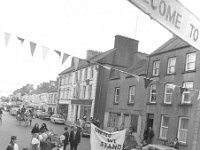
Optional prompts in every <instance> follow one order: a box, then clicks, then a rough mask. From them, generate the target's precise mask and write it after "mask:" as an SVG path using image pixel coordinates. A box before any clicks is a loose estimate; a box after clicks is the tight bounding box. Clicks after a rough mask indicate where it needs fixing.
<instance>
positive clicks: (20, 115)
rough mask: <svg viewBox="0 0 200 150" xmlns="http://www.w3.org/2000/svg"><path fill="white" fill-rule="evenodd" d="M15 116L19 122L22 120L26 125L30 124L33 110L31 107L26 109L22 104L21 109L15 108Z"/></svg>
mask: <svg viewBox="0 0 200 150" xmlns="http://www.w3.org/2000/svg"><path fill="white" fill-rule="evenodd" d="M16 118H17V120H18V121H19V122H21V121H24V122H25V124H26V125H28V124H29V125H30V126H31V124H32V119H33V110H32V109H26V108H25V106H23V107H22V108H21V109H18V110H17V114H16Z"/></svg>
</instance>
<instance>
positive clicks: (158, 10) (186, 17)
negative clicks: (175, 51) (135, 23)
mask: <svg viewBox="0 0 200 150" xmlns="http://www.w3.org/2000/svg"><path fill="white" fill-rule="evenodd" d="M128 1H129V2H131V3H132V4H134V5H135V6H136V7H138V8H139V9H140V10H142V11H143V12H144V13H146V14H147V15H149V16H150V17H151V18H153V19H155V20H156V21H157V22H158V23H160V24H161V25H162V26H164V27H165V28H167V29H168V30H169V31H170V32H172V33H173V34H175V35H177V36H178V37H180V38H181V39H183V40H184V41H185V42H187V43H188V44H190V45H191V46H193V47H194V48H197V49H198V50H200V35H199V34H200V20H199V19H198V18H197V17H196V16H195V15H194V14H192V13H191V12H190V11H189V10H188V9H186V8H185V7H184V6H183V5H182V4H181V3H180V2H179V1H178V0H128Z"/></svg>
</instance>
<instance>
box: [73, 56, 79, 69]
mask: <svg viewBox="0 0 200 150" xmlns="http://www.w3.org/2000/svg"><path fill="white" fill-rule="evenodd" d="M73 61H74V68H75V70H77V68H78V64H79V61H80V59H79V58H77V57H74V58H73Z"/></svg>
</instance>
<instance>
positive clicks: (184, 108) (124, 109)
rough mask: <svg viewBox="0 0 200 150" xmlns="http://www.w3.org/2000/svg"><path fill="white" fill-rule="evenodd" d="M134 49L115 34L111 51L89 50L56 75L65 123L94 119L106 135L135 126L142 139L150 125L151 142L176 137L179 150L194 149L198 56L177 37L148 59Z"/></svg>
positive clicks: (199, 115) (199, 117)
mask: <svg viewBox="0 0 200 150" xmlns="http://www.w3.org/2000/svg"><path fill="white" fill-rule="evenodd" d="M138 44H139V42H138V41H137V40H134V39H131V38H127V37H123V36H120V35H117V36H115V42H114V48H112V49H111V50H108V51H106V52H97V51H93V50H88V51H87V58H86V60H81V61H80V62H79V65H78V67H77V68H76V69H75V64H74V63H73V59H72V63H71V66H70V67H69V68H67V69H66V70H64V71H63V72H61V73H60V74H59V80H58V81H59V84H58V104H59V109H58V110H59V111H60V112H62V113H65V114H66V119H67V121H69V122H76V120H77V119H82V118H83V117H86V119H87V120H88V121H89V120H90V118H91V117H92V118H96V119H98V120H100V123H101V128H103V129H105V130H109V131H111V130H113V128H114V127H118V128H120V127H121V126H122V125H123V126H125V127H127V128H129V127H133V128H134V130H135V132H136V133H137V134H138V136H139V137H140V138H141V139H142V138H143V133H144V130H145V129H146V128H147V127H149V126H151V127H153V130H154V133H155V136H154V139H153V143H160V144H162V143H165V142H167V141H168V142H170V141H173V139H174V138H175V137H178V139H179V142H180V149H183V150H188V149H191V150H198V147H200V142H199V141H200V132H199V129H200V127H199V126H200V103H199V100H198V99H199V89H200V86H199V85H200V84H199V83H200V71H199V70H200V61H199V60H200V59H198V58H200V55H199V51H197V50H196V49H194V48H193V47H191V46H190V45H188V44H187V43H185V42H183V41H182V40H181V39H179V38H177V37H172V38H171V39H170V40H169V41H167V42H166V43H164V44H163V45H162V46H160V47H159V48H158V49H156V50H155V51H153V52H152V53H151V54H149V55H148V54H145V53H142V52H139V51H138ZM135 75H136V76H135ZM138 76H139V78H138ZM145 79H150V80H148V81H149V83H148V84H147V80H145Z"/></svg>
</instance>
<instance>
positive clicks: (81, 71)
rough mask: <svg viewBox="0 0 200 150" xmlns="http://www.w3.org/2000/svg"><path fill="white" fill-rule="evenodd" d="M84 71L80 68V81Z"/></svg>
mask: <svg viewBox="0 0 200 150" xmlns="http://www.w3.org/2000/svg"><path fill="white" fill-rule="evenodd" d="M82 73H83V70H80V72H79V80H80V81H81V80H82Z"/></svg>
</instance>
